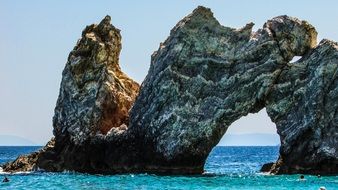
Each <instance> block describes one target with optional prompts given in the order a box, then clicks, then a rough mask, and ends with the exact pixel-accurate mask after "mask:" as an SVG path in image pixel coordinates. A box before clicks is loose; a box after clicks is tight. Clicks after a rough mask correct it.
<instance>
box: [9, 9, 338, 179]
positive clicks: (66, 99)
mask: <svg viewBox="0 0 338 190" xmlns="http://www.w3.org/2000/svg"><path fill="white" fill-rule="evenodd" d="M109 22H110V18H109V17H106V18H105V19H104V20H103V21H102V22H101V23H100V24H99V25H91V26H88V27H87V28H86V29H85V30H84V32H83V35H82V38H81V40H80V41H79V42H78V44H77V45H76V47H75V48H74V50H73V51H72V52H71V53H70V55H69V59H68V62H67V64H66V67H65V69H64V72H63V78H62V83H61V88H60V95H59V99H58V102H57V105H56V108H55V116H54V118H53V125H54V135H55V145H54V146H53V148H49V149H48V150H45V151H40V153H39V154H38V156H36V157H34V160H33V161H32V162H30V163H34V164H35V167H34V168H40V169H44V170H48V171H63V170H75V171H80V172H88V173H121V172H152V173H165V174H199V173H202V172H203V167H204V164H205V160H206V158H207V156H208V154H209V153H210V151H211V149H212V148H213V147H214V146H215V145H216V144H217V143H218V142H219V140H220V139H221V137H222V136H223V135H224V133H225V132H226V130H227V128H228V127H229V126H230V125H231V123H233V122H234V121H236V120H237V119H239V118H241V117H242V116H245V115H247V114H249V113H256V112H258V111H259V110H261V109H263V108H267V112H268V115H269V116H270V118H271V120H272V121H273V122H274V123H276V126H277V132H278V134H279V135H280V138H281V148H280V157H279V159H278V161H277V162H276V163H275V164H270V165H266V166H265V167H264V170H266V171H270V172H272V173H276V174H283V173H309V174H337V173H338V167H337V166H338V153H337V147H336V145H337V136H338V131H337V125H338V114H337V110H338V104H337V103H336V100H337V99H338V97H337V96H338V79H337V68H338V45H337V43H335V42H332V41H329V40H323V41H322V42H320V43H319V45H317V41H316V37H317V32H316V30H315V29H314V27H313V26H311V25H310V24H309V23H307V22H306V21H301V20H298V19H296V18H292V17H288V16H279V17H275V18H273V19H271V20H269V21H267V22H266V23H265V24H264V26H263V28H262V29H259V30H258V31H256V32H253V31H252V27H253V23H249V24H247V25H246V26H244V27H243V28H241V29H233V28H229V27H224V26H222V25H220V24H219V22H218V21H217V20H216V19H215V18H214V17H213V14H212V12H211V11H210V10H209V9H207V8H204V7H198V8H197V9H195V10H194V11H193V13H192V14H190V15H188V16H187V17H185V18H184V19H182V20H181V21H180V22H179V23H178V24H177V25H176V26H175V27H174V28H173V29H172V31H171V33H170V36H169V37H168V39H166V40H165V42H164V43H161V45H160V47H159V49H158V50H157V51H156V52H154V54H153V55H152V59H151V65H150V69H149V72H148V75H147V77H146V78H145V80H144V81H143V83H142V85H141V87H140V92H139V95H138V96H137V94H138V85H137V84H136V83H135V82H134V81H132V80H131V79H129V78H128V77H127V76H126V75H125V74H123V73H122V72H121V70H120V68H119V66H118V55H119V52H120V49H121V44H120V41H121V40H120V39H121V37H120V34H119V31H118V30H117V29H116V28H115V27H113V26H112V25H111V24H110V23H109ZM294 56H302V58H301V59H300V60H298V61H296V62H294V63H291V62H290V61H291V60H292V58H293V57H294ZM136 96H137V97H136ZM135 98H136V100H135ZM134 100H135V103H134V104H133V102H134ZM132 104H133V105H132ZM131 106H132V107H131ZM130 108H131V111H130V112H129V114H128V111H129V109H130ZM21 160H22V159H21ZM17 162H18V161H15V162H13V163H11V164H7V165H5V167H4V170H5V171H10V170H13V167H12V168H11V165H13V164H14V163H17ZM16 165H18V164H16Z"/></svg>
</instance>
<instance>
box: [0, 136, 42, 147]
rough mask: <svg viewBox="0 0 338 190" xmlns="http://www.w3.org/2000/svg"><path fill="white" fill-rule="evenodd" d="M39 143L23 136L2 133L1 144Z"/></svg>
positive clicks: (22, 144) (28, 144) (24, 144)
mask: <svg viewBox="0 0 338 190" xmlns="http://www.w3.org/2000/svg"><path fill="white" fill-rule="evenodd" d="M37 145H38V144H37V143H35V142H33V141H31V140H29V139H25V138H23V137H18V136H13V135H0V146H37Z"/></svg>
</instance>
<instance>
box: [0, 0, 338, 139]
mask: <svg viewBox="0 0 338 190" xmlns="http://www.w3.org/2000/svg"><path fill="white" fill-rule="evenodd" d="M198 5H204V6H206V7H209V8H211V9H212V11H213V12H214V14H215V17H216V18H217V19H218V20H219V21H220V23H222V24H223V25H226V26H230V27H235V28H239V27H242V26H244V25H245V24H246V23H248V22H254V23H255V24H256V25H255V28H254V29H255V30H256V29H258V28H260V27H261V26H262V25H263V24H264V22H265V21H266V20H267V19H270V18H272V17H275V16H278V15H285V14H286V15H290V16H295V17H298V18H300V19H304V20H307V21H309V22H310V23H311V24H312V25H314V26H315V27H316V29H317V31H318V33H319V39H322V38H329V39H332V40H334V41H338V24H337V21H338V11H337V9H338V1H334V0H331V1H329V0H327V1H314V0H303V1H300V0H299V1H295V0H293V1H292V0H284V1H272V0H270V1H268V0H266V1H263V0H262V1H249V0H247V1H244V0H237V1H216V0H208V1H182V0H171V1H159V0H157V1H155V0H154V1H142V2H141V1H131V0H130V1H127V0H124V1H119V2H117V1H99V2H98V1H95V2H94V1H80V0H78V1H66V0H58V1H16V0H7V1H5V0H0V26H1V29H0V66H1V67H0V81H1V88H0V135H17V136H21V137H25V138H27V139H29V140H31V141H34V142H36V143H39V144H44V143H45V142H46V141H47V140H48V139H49V138H50V137H51V136H52V116H53V111H54V106H55V103H56V99H57V96H58V91H59V85H60V81H61V73H62V70H63V67H64V65H65V63H66V61H67V57H68V53H69V52H70V50H71V49H72V48H73V47H74V45H75V43H76V41H77V39H79V38H80V35H81V31H82V30H83V29H84V27H85V26H86V25H89V24H92V23H98V22H99V21H100V20H101V19H102V18H103V17H104V16H105V15H107V14H108V15H110V16H111V17H112V23H113V25H115V26H116V27H118V28H119V29H121V33H122V38H123V42H122V43H123V44H122V52H121V57H120V65H121V67H122V69H123V71H124V72H125V73H127V74H128V75H129V76H130V77H132V78H133V79H135V80H136V81H138V82H141V81H142V80H143V78H144V77H145V76H146V74H147V71H148V68H149V63H150V55H151V54H152V52H153V51H155V50H156V49H157V48H158V46H159V43H160V42H162V41H164V40H165V39H166V37H167V36H168V35H169V32H170V30H171V28H172V27H173V26H174V25H175V24H176V23H177V22H178V21H179V20H180V19H181V18H183V17H184V16H185V15H187V14H189V13H190V12H191V11H192V10H193V9H194V8H196V7H197V6H198ZM229 133H275V127H274V124H272V123H271V121H270V119H269V118H268V117H267V115H266V113H265V111H264V110H263V111H262V112H260V113H259V114H256V115H253V116H251V117H249V118H244V119H241V120H240V121H237V122H236V123H235V125H234V126H231V127H230V129H229Z"/></svg>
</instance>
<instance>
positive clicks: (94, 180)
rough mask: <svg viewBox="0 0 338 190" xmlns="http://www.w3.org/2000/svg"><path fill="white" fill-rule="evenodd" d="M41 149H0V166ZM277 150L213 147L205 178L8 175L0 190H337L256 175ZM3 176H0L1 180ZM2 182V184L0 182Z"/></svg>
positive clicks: (333, 182) (337, 179)
mask: <svg viewBox="0 0 338 190" xmlns="http://www.w3.org/2000/svg"><path fill="white" fill-rule="evenodd" d="M39 148H40V147H0V164H1V163H4V162H7V161H10V160H13V159H15V158H16V157H17V156H18V155H20V154H26V153H29V152H32V151H34V150H37V149H39ZM277 157H278V147H271V146H268V147H216V148H214V150H213V151H212V152H211V154H210V155H209V157H208V160H207V163H206V166H205V169H206V174H205V175H200V176H157V175H150V174H126V175H109V176H103V175H88V174H79V173H74V172H64V173H47V172H33V173H16V174H9V175H8V176H9V178H10V180H11V181H10V182H9V183H1V182H0V189H95V190H98V189H193V190H195V189H236V190H237V189H250V190H251V189H259V190H262V189H263V190H264V189H271V190H279V189H287V190H290V189H316V190H317V189H319V187H321V186H324V187H326V189H327V190H331V189H335V190H338V176H331V177H321V178H318V177H316V176H307V175H306V176H305V179H306V180H304V181H300V180H298V178H299V175H282V176H271V175H264V174H261V173H259V169H260V167H261V166H262V164H263V163H266V162H271V161H275V160H276V159H277ZM3 177H4V174H3V173H2V174H0V178H1V179H2V178H3ZM1 181H2V180H1Z"/></svg>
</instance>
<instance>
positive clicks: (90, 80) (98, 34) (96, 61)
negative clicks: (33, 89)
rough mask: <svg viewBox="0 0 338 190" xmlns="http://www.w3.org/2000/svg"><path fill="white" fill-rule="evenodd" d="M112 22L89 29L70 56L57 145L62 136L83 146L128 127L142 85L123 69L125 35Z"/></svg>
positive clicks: (60, 101) (58, 117)
mask: <svg viewBox="0 0 338 190" xmlns="http://www.w3.org/2000/svg"><path fill="white" fill-rule="evenodd" d="M110 20H111V19H110V16H106V17H105V18H104V19H103V20H102V21H101V22H100V24H98V25H96V24H92V25H89V26H87V27H86V28H85V29H84V31H83V32H82V38H81V39H80V40H79V41H78V43H77V44H76V46H75V47H74V49H73V51H72V52H71V53H70V55H69V58H68V62H67V64H66V67H65V69H64V71H63V77H62V83H61V87H60V95H59V99H58V102H57V105H56V108H55V116H54V120H53V121H54V134H55V136H56V142H58V139H59V138H58V136H59V135H61V134H62V136H64V135H69V136H70V138H71V139H72V140H73V141H74V142H77V143H82V142H84V141H85V140H87V139H88V138H90V137H91V136H95V135H96V134H97V133H102V134H107V133H108V132H109V131H110V130H117V129H121V130H122V129H123V130H125V129H126V127H127V125H128V111H129V109H130V107H131V106H132V104H133V102H134V99H135V97H136V95H137V92H138V88H139V85H138V84H137V83H136V82H135V81H133V80H132V79H130V78H129V77H128V76H127V75H125V74H124V73H123V72H122V71H121V69H120V67H119V54H120V51H121V35H120V30H118V29H116V28H115V27H114V26H113V25H112V24H111V23H110ZM65 121H67V122H65Z"/></svg>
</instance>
